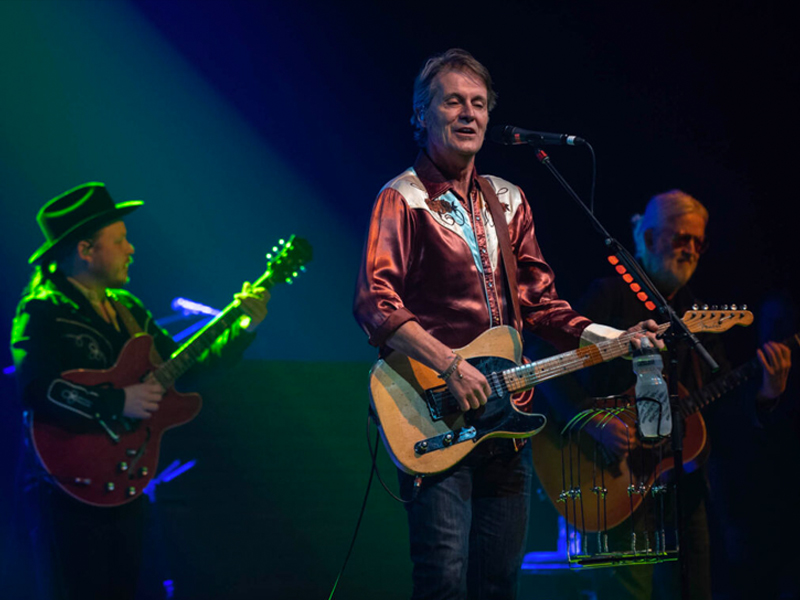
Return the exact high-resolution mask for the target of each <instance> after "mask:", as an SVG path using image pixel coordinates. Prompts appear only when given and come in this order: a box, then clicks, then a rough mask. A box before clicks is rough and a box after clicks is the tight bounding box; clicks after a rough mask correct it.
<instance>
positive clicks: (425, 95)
mask: <svg viewBox="0 0 800 600" xmlns="http://www.w3.org/2000/svg"><path fill="white" fill-rule="evenodd" d="M446 71H469V72H471V73H473V74H475V75H476V76H477V77H478V78H479V79H481V80H482V81H483V83H484V84H485V85H486V92H487V94H488V98H487V99H486V100H487V102H488V109H489V111H490V112H491V110H492V109H493V108H494V107H495V104H497V93H496V92H495V91H494V90H493V89H492V76H491V75H490V74H489V69H487V68H486V67H484V66H483V65H482V64H481V63H479V62H478V61H477V60H476V59H475V57H474V56H472V54H470V53H469V52H467V51H466V50H462V49H461V48H451V49H450V50H448V51H447V52H443V53H441V54H436V55H434V56H432V57H430V58H429V59H428V60H427V61H425V65H423V67H422V69H421V70H420V72H419V74H418V75H417V78H416V79H415V80H414V100H413V110H414V112H413V114H412V115H411V124H412V125H413V126H414V139H415V140H417V143H418V144H419V145H420V146H424V145H425V143H426V142H427V139H428V132H427V130H425V129H424V128H423V127H421V126H420V124H419V119H418V118H417V115H418V114H419V113H420V112H422V111H424V110H427V108H428V107H429V106H430V104H431V98H432V96H433V91H432V90H431V84H432V83H433V80H434V79H435V78H436V76H437V75H438V74H439V73H444V72H446Z"/></svg>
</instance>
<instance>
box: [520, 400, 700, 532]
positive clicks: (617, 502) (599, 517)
mask: <svg viewBox="0 0 800 600" xmlns="http://www.w3.org/2000/svg"><path fill="white" fill-rule="evenodd" d="M624 420H625V422H626V423H627V424H628V425H629V427H630V429H631V431H632V432H633V433H632V435H633V436H634V441H632V444H631V452H630V453H629V454H628V455H627V456H626V457H625V459H624V460H622V461H611V460H609V459H608V455H606V454H605V453H604V452H603V451H602V450H601V449H599V448H598V443H597V442H596V441H595V439H594V438H593V437H592V436H590V435H589V434H588V433H586V432H581V433H572V434H571V435H570V434H567V435H566V436H562V435H561V433H560V432H559V431H558V428H556V427H546V428H545V429H544V431H543V432H542V433H541V434H540V435H538V436H536V438H534V439H533V440H531V445H532V448H533V464H534V468H535V469H536V474H537V476H538V477H539V481H540V483H541V485H542V488H543V489H544V491H545V493H546V494H547V495H548V496H549V497H550V500H551V502H552V503H553V506H555V508H556V510H557V511H558V512H559V513H560V514H561V516H562V517H564V518H565V519H567V521H569V523H570V524H571V525H572V526H573V527H576V528H577V529H579V530H581V531H583V530H584V529H585V530H586V531H587V532H594V531H602V530H606V529H611V528H613V527H616V526H617V525H619V524H620V523H622V522H623V521H625V520H626V519H627V518H628V517H630V516H631V515H632V514H633V512H634V511H635V510H637V509H638V508H639V507H640V505H641V504H642V502H643V500H644V497H645V493H648V492H649V491H650V489H651V488H652V486H653V484H654V483H655V482H656V480H657V479H658V478H660V477H661V476H662V475H664V474H665V473H666V472H668V471H670V470H671V469H673V468H674V467H675V460H674V458H673V456H672V446H671V445H672V442H671V439H670V438H665V439H664V440H661V441H659V442H657V443H654V444H651V443H647V444H644V443H642V442H641V441H639V439H638V437H636V434H635V431H636V426H635V423H634V422H633V417H630V418H627V419H624ZM706 440H707V432H706V425H705V422H704V421H703V417H702V416H701V415H700V413H699V412H696V413H694V414H692V415H690V416H689V417H687V419H686V421H685V435H684V439H683V463H684V466H685V468H686V471H687V472H691V471H693V470H695V469H696V468H697V465H698V464H699V462H701V460H702V458H703V455H704V452H703V450H704V449H705V447H706ZM601 470H602V473H601ZM595 486H602V487H604V488H605V489H606V490H607V493H606V497H605V498H604V499H602V498H600V497H599V495H598V494H596V493H595V492H594V491H592V489H593V488H594V487H595ZM629 486H634V489H636V490H637V492H636V493H633V494H629V493H628V488H629ZM565 488H566V489H565ZM575 490H580V495H579V497H578V500H576V499H575V498H576V496H575V494H574V493H573V494H572V495H565V494H563V493H564V492H568V491H573V492H574V491H575Z"/></svg>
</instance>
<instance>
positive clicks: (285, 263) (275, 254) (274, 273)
mask: <svg viewBox="0 0 800 600" xmlns="http://www.w3.org/2000/svg"><path fill="white" fill-rule="evenodd" d="M312 258H313V252H312V250H311V244H309V243H308V240H306V239H304V238H299V237H296V236H294V235H293V236H291V237H290V238H289V239H288V240H279V241H278V244H277V245H275V246H273V247H272V252H269V253H268V254H267V261H268V262H267V270H266V271H265V272H264V274H263V275H262V276H261V277H260V278H259V279H258V281H256V283H255V284H254V285H256V286H262V287H267V288H270V287H272V286H273V285H275V284H278V283H289V284H291V283H292V282H293V281H294V280H295V278H296V277H297V276H298V275H300V273H301V272H303V271H305V270H306V267H305V265H306V263H308V262H310V261H311V259H312Z"/></svg>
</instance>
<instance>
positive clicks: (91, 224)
mask: <svg viewBox="0 0 800 600" xmlns="http://www.w3.org/2000/svg"><path fill="white" fill-rule="evenodd" d="M143 204H144V201H142V200H129V201H128V202H120V203H119V204H116V205H115V206H114V208H112V209H110V210H106V211H103V212H101V213H98V214H95V215H92V216H91V217H89V218H88V219H86V220H84V221H81V222H80V223H76V224H75V225H74V226H73V227H71V228H70V229H68V230H67V231H65V232H64V233H62V234H61V235H60V236H59V237H58V238H56V239H54V240H50V241H48V242H45V243H44V244H43V245H42V246H41V247H40V248H39V249H38V250H37V251H36V252H34V253H33V254H32V255H31V257H30V258H29V259H28V264H33V263H35V262H37V261H38V260H41V259H42V258H44V257H45V255H47V254H48V253H50V252H51V251H52V250H54V249H55V248H56V247H57V246H60V245H62V244H64V243H66V242H67V241H69V240H70V239H74V240H75V241H78V240H79V239H80V238H81V237H82V236H85V235H88V234H90V233H93V232H95V231H97V230H98V229H102V228H103V227H105V226H106V225H109V224H110V223H114V222H116V221H119V220H120V219H121V218H122V217H124V216H125V215H127V214H128V213H131V212H133V211H134V210H136V209H137V208H139V207H140V206H142V205H143Z"/></svg>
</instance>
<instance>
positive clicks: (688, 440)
mask: <svg viewBox="0 0 800 600" xmlns="http://www.w3.org/2000/svg"><path fill="white" fill-rule="evenodd" d="M799 342H800V333H797V334H795V335H794V336H792V337H790V338H788V339H786V340H784V341H783V342H781V343H783V344H784V345H787V346H789V347H791V348H794V349H796V348H797V346H798V343H799ZM760 370H761V364H760V363H759V361H758V359H757V358H753V359H752V360H750V361H749V362H747V363H745V364H744V365H741V366H740V367H738V368H736V369H734V370H733V371H731V372H730V373H728V374H727V375H725V376H724V377H721V378H719V379H717V380H715V381H713V382H711V383H710V384H708V385H706V386H703V387H702V388H701V389H699V390H697V391H696V392H693V393H688V392H687V390H686V388H684V387H683V386H679V387H680V396H679V405H680V413H681V416H683V417H684V419H685V421H684V437H683V463H684V465H685V467H686V471H687V472H691V471H693V470H695V469H696V468H697V466H699V464H700V463H701V462H702V461H703V459H704V458H705V456H706V454H707V453H706V449H707V444H706V442H707V439H708V438H707V432H706V424H705V421H704V420H703V417H702V415H701V414H700V412H699V411H700V409H702V408H704V407H706V406H708V405H709V404H711V403H712V402H714V401H715V400H717V399H718V398H720V397H721V396H723V395H724V394H725V393H727V392H729V391H731V390H733V389H735V388H736V387H738V386H740V385H741V384H743V383H744V382H746V381H747V380H749V379H750V378H752V377H753V376H754V375H756V374H758V373H759V372H760ZM632 394H633V390H632V389H631V390H629V392H628V394H627V395H628V397H632ZM599 408H606V409H612V410H613V409H614V407H613V406H605V407H599ZM619 409H621V410H619V412H617V416H618V417H619V418H620V419H622V421H623V422H624V423H625V424H626V425H628V430H629V431H630V432H631V446H630V451H629V452H628V454H627V455H626V456H625V457H624V458H623V459H621V460H620V459H616V458H613V457H612V456H611V455H610V454H608V453H607V452H606V451H605V449H604V447H603V446H602V444H600V443H599V442H597V441H595V439H594V438H593V437H592V436H590V435H589V434H586V433H580V432H571V433H564V434H559V432H558V430H557V429H555V428H548V429H547V430H545V431H544V432H542V435H539V436H537V437H536V438H535V439H534V440H532V446H533V464H534V468H535V469H536V474H537V476H538V477H539V481H540V483H541V485H542V489H543V490H544V491H545V493H546V494H547V496H548V497H549V498H550V501H551V502H552V503H553V506H555V508H556V510H558V512H559V513H560V514H561V516H563V517H564V518H566V519H567V521H569V523H570V524H571V525H572V526H574V527H577V528H579V529H580V530H582V531H587V532H595V531H602V530H606V529H611V528H613V527H616V526H617V525H619V524H620V523H622V522H624V521H625V520H626V519H627V518H628V517H630V516H631V515H632V514H633V512H634V511H636V510H637V509H638V508H639V507H640V506H641V505H642V502H643V501H644V498H645V496H646V495H647V493H648V492H650V490H651V488H652V487H653V485H654V484H655V482H656V481H658V480H659V479H660V478H661V477H662V476H663V475H665V474H666V473H667V472H669V471H670V470H672V469H673V468H674V467H675V460H674V458H673V456H672V445H671V443H670V442H669V439H668V438H667V439H664V440H659V441H657V442H655V443H651V442H645V441H642V440H640V439H639V438H638V436H637V435H636V427H635V425H634V422H635V419H636V413H635V408H634V407H632V406H627V407H626V406H622V407H619ZM606 414H610V412H608V413H606ZM600 489H602V494H598V493H597V492H598V491H599V490H600ZM580 499H582V505H583V508H584V510H581V507H580V506H579V505H580V503H581V500H580ZM598 508H599V510H598Z"/></svg>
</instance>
